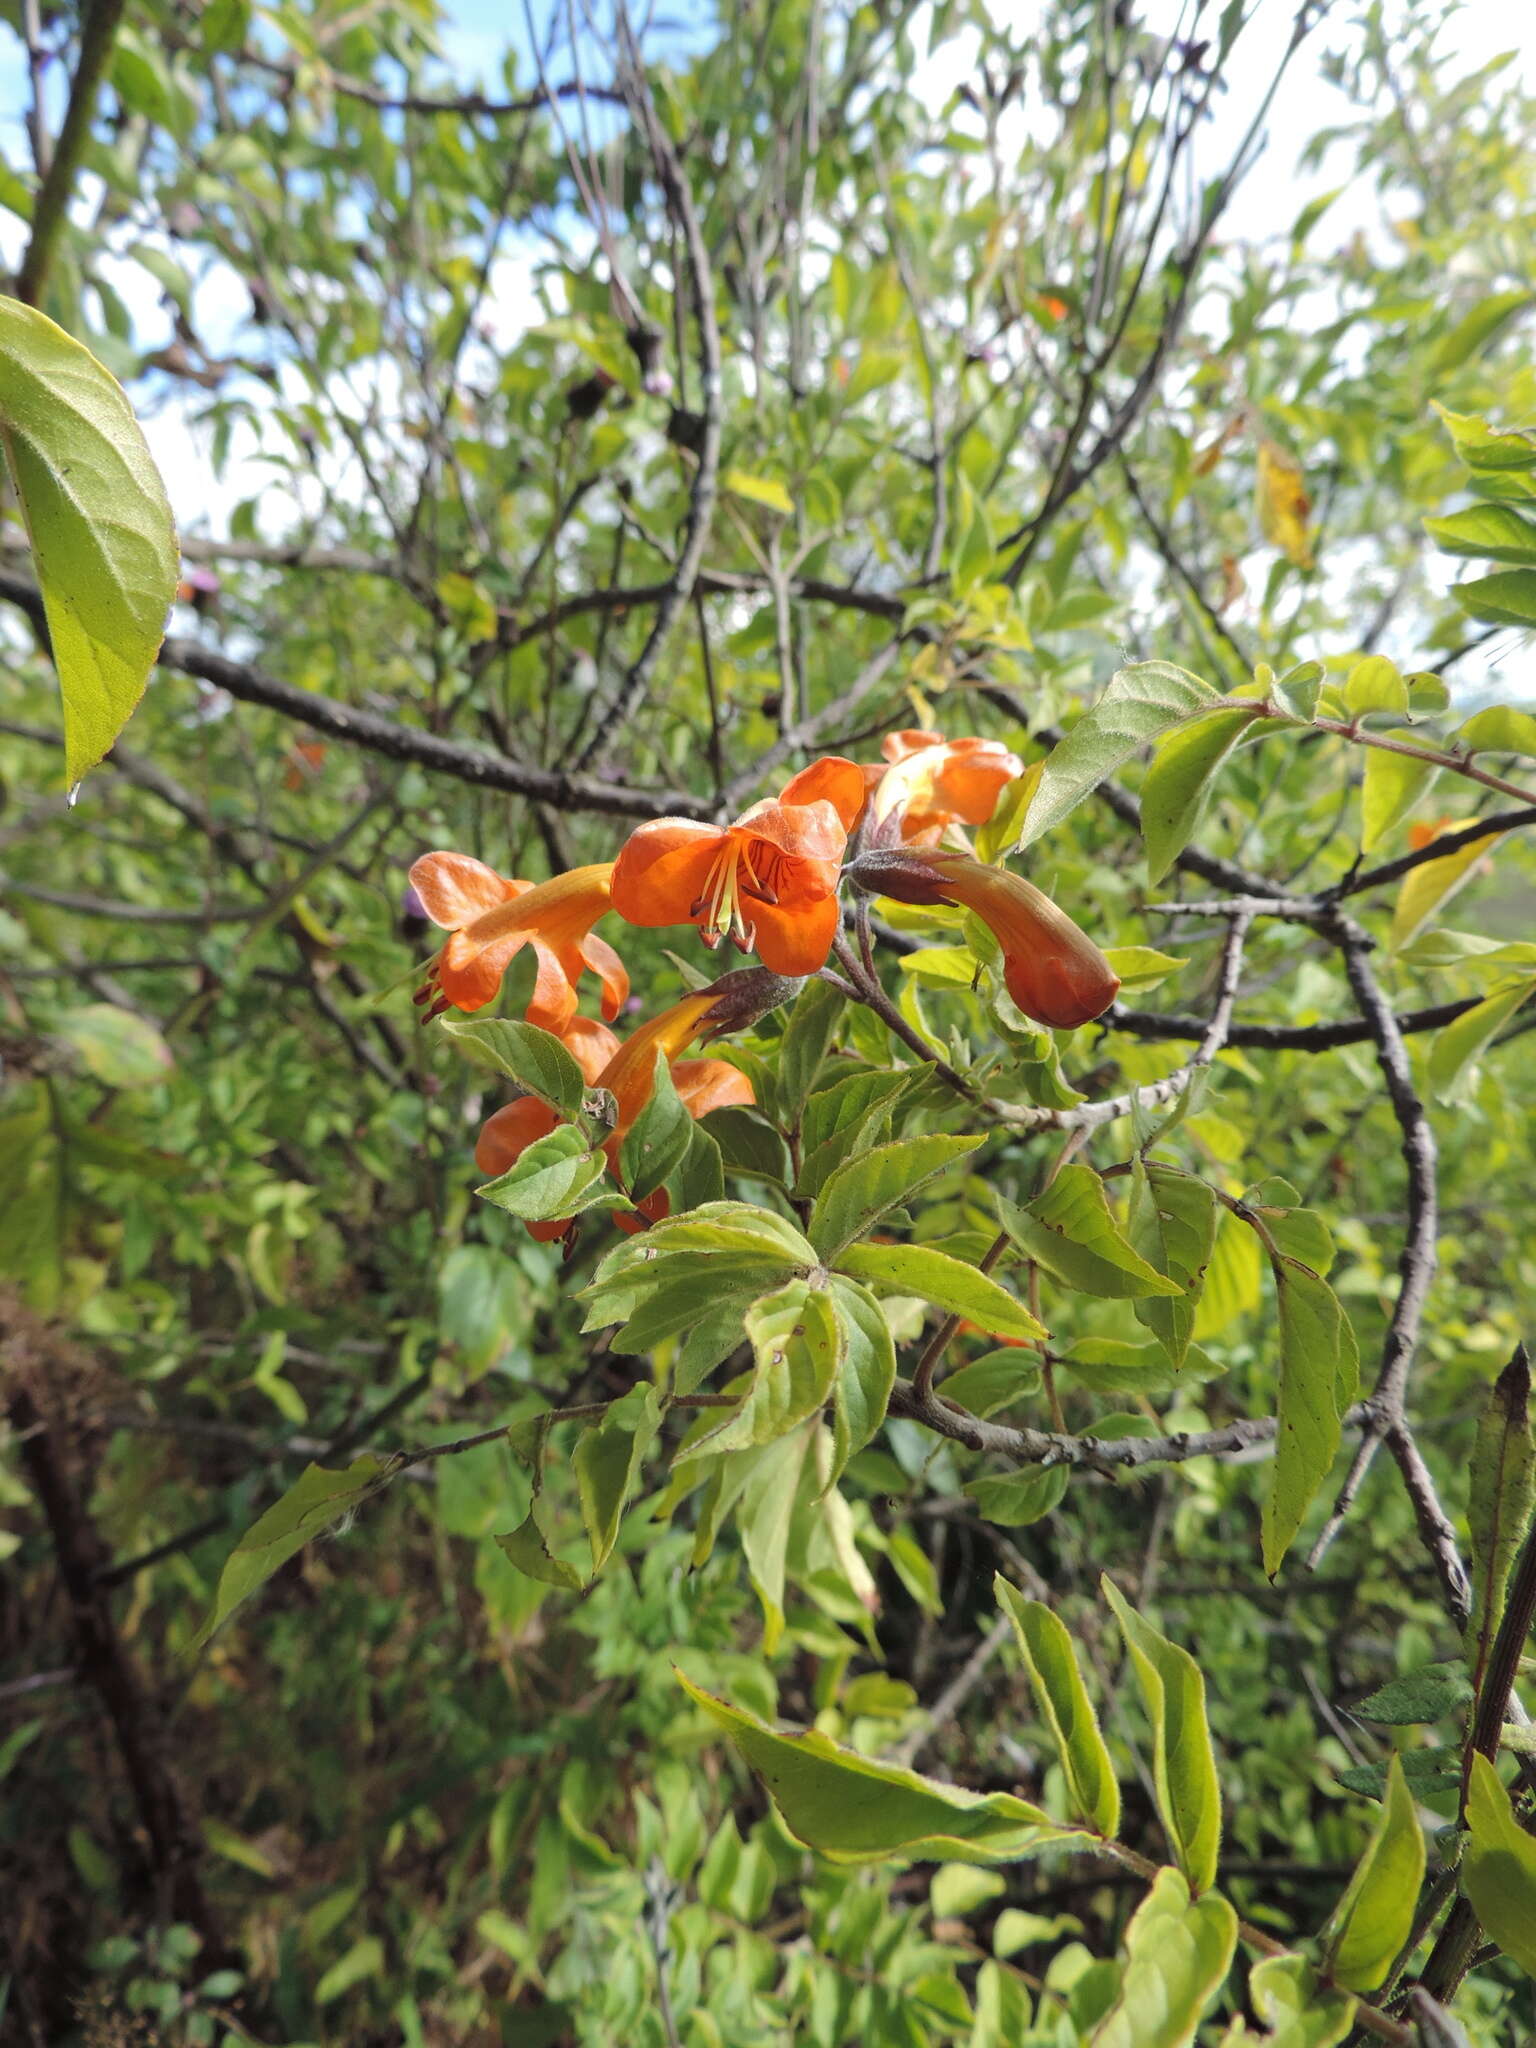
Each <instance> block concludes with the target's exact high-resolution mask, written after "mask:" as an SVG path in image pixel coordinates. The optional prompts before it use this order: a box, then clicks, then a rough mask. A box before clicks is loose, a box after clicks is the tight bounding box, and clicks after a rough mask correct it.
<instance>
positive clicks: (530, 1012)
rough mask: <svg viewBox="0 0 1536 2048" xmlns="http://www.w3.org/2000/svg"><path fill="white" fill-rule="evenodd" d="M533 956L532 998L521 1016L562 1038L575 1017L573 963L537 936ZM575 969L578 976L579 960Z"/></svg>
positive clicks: (562, 952)
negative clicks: (571, 967)
mask: <svg viewBox="0 0 1536 2048" xmlns="http://www.w3.org/2000/svg"><path fill="white" fill-rule="evenodd" d="M533 952H534V958H535V959H536V960H537V962H538V967H537V970H536V971H535V973H534V977H533V996H532V999H531V1001H530V1002H529V1004H528V1008H527V1009H526V1010H525V1011H524V1012H523V1015H524V1017H525V1018H526V1020H527V1021H528V1023H530V1024H537V1025H538V1027H539V1029H540V1030H541V1031H553V1033H554V1034H555V1036H556V1038H563V1037H564V1036H565V1034H566V1032H567V1031H568V1030H569V1029H570V1026H571V1022H572V1020H573V1019H574V1017H575V1015H576V990H575V988H574V987H573V985H572V984H573V982H574V981H575V979H576V975H573V974H571V973H570V972H569V968H570V966H571V964H572V963H571V962H570V960H569V958H568V956H567V955H566V953H565V951H564V949H563V948H562V949H560V950H557V949H556V948H555V947H553V946H550V945H546V944H545V942H544V940H543V939H541V938H539V937H538V935H537V934H534V937H533ZM575 966H576V973H577V974H578V975H579V973H580V971H581V962H580V960H579V959H578V960H577V961H576V962H575Z"/></svg>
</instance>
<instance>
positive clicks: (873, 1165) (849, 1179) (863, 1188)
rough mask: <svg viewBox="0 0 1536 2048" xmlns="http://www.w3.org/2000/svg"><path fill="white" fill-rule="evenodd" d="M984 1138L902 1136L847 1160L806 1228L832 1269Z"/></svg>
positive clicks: (820, 1197) (823, 1192) (820, 1198)
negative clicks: (886, 1217) (889, 1214)
mask: <svg viewBox="0 0 1536 2048" xmlns="http://www.w3.org/2000/svg"><path fill="white" fill-rule="evenodd" d="M983 1142H984V1140H982V1139H981V1138H938V1137H930V1138H898V1139H896V1140H895V1142H894V1143H892V1144H889V1145H877V1146H876V1147H875V1148H874V1150H873V1151H870V1152H860V1153H857V1154H855V1156H854V1157H853V1158H851V1159H845V1160H844V1162H843V1164H842V1165H841V1166H840V1167H838V1169H837V1171H836V1172H835V1173H834V1174H832V1175H831V1176H830V1177H829V1179H828V1181H827V1183H826V1186H825V1187H824V1188H823V1189H822V1190H821V1192H820V1194H819V1195H817V1197H816V1201H815V1205H814V1206H813V1208H812V1210H811V1220H810V1224H809V1226H808V1230H809V1235H810V1240H811V1243H812V1244H813V1245H814V1246H815V1247H816V1251H817V1255H818V1256H819V1257H820V1258H821V1259H822V1260H823V1261H824V1262H825V1263H827V1264H828V1265H830V1264H831V1263H832V1261H833V1260H835V1259H836V1258H837V1256H838V1254H839V1253H840V1252H842V1251H843V1250H844V1249H845V1248H846V1247H847V1246H848V1245H850V1244H852V1243H853V1241H854V1239H855V1238H856V1237H862V1236H863V1235H864V1233H865V1231H867V1230H869V1229H870V1228H871V1226H872V1225H874V1224H875V1223H878V1222H879V1220H880V1218H881V1217H882V1216H883V1215H884V1214H885V1213H886V1211H887V1210H888V1209H894V1208H895V1207H897V1205H898V1204H899V1203H901V1202H904V1201H906V1199H907V1197H908V1196H909V1195H913V1194H916V1192H917V1190H918V1189H919V1188H920V1187H922V1186H923V1185H924V1183H925V1182H927V1181H930V1180H932V1179H933V1178H934V1177H935V1175H937V1174H940V1173H943V1172H944V1171H945V1170H946V1169H947V1168H949V1167H951V1166H954V1165H955V1164H956V1163H957V1162H958V1161H959V1160H961V1159H964V1158H966V1157H967V1155H968V1154H970V1153H972V1152H974V1151H975V1150H976V1148H977V1147H978V1146H979V1145H981V1144H982V1143H983Z"/></svg>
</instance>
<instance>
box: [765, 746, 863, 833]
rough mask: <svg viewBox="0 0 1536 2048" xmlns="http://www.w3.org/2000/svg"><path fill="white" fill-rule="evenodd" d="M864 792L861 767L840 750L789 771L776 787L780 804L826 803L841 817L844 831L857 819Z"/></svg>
mask: <svg viewBox="0 0 1536 2048" xmlns="http://www.w3.org/2000/svg"><path fill="white" fill-rule="evenodd" d="M867 794H868V789H867V786H866V783H865V777H864V770H863V769H862V768H861V767H859V765H858V763H857V762H855V761H846V760H844V758H843V756H842V755H841V754H825V755H823V757H822V758H821V760H819V761H813V762H812V763H811V765H810V766H809V767H808V768H802V769H801V770H800V773H799V774H798V775H792V776H791V777H790V779H789V781H788V782H786V783H785V785H784V787H783V788H782V789H781V790H780V791H779V802H780V803H781V804H814V803H828V804H830V805H831V806H832V808H833V810H834V811H836V813H837V815H838V817H839V818H840V819H841V820H842V826H843V830H844V832H851V831H852V830H853V828H854V826H855V825H856V824H857V823H858V819H859V813H860V812H861V811H862V810H863V808H864V800H865V797H866V796H867Z"/></svg>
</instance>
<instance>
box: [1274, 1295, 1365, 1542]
mask: <svg viewBox="0 0 1536 2048" xmlns="http://www.w3.org/2000/svg"><path fill="white" fill-rule="evenodd" d="M1270 1263H1271V1266H1272V1267H1273V1270H1274V1275H1275V1288H1276V1292H1277V1294H1278V1295H1279V1305H1280V1386H1279V1393H1278V1399H1277V1420H1278V1423H1279V1434H1278V1436H1277V1438H1276V1442H1275V1469H1274V1476H1273V1479H1272V1480H1271V1482H1270V1488H1269V1492H1268V1494H1267V1495H1266V1496H1265V1501H1264V1509H1263V1515H1262V1519H1261V1533H1262V1539H1263V1552H1264V1569H1265V1571H1266V1572H1268V1574H1269V1575H1270V1577H1271V1578H1273V1577H1274V1575H1275V1573H1276V1572H1277V1571H1278V1570H1279V1569H1280V1562H1281V1559H1282V1558H1283V1557H1284V1556H1285V1553H1286V1552H1287V1551H1288V1550H1289V1549H1290V1547H1291V1544H1292V1542H1293V1540H1294V1539H1295V1535H1296V1531H1297V1530H1298V1529H1299V1528H1300V1527H1301V1520H1302V1517H1303V1515H1305V1513H1306V1511H1307V1508H1308V1507H1309V1505H1310V1504H1311V1501H1312V1496H1313V1495H1314V1494H1315V1493H1316V1492H1317V1489H1318V1488H1319V1487H1320V1486H1321V1485H1322V1483H1323V1481H1324V1480H1325V1479H1326V1478H1327V1476H1328V1474H1329V1472H1330V1471H1331V1470H1332V1469H1333V1461H1334V1459H1335V1458H1336V1457H1337V1456H1338V1451H1339V1441H1340V1437H1341V1435H1342V1429H1341V1423H1342V1418H1343V1415H1344V1411H1345V1409H1346V1408H1348V1406H1349V1404H1350V1402H1351V1401H1352V1400H1353V1399H1354V1398H1355V1389H1356V1386H1357V1384H1358V1380H1359V1371H1360V1352H1359V1347H1358V1346H1357V1345H1356V1343H1355V1333H1354V1331H1353V1330H1352V1329H1351V1327H1350V1322H1349V1318H1348V1316H1347V1315H1345V1313H1344V1311H1343V1309H1342V1308H1341V1307H1340V1306H1339V1300H1338V1296H1337V1295H1336V1294H1335V1293H1334V1292H1333V1289H1332V1288H1331V1287H1330V1286H1329V1285H1328V1283H1327V1281H1326V1280H1323V1279H1320V1278H1319V1277H1318V1275H1317V1274H1316V1273H1314V1272H1313V1271H1312V1270H1311V1268H1310V1267H1309V1266H1304V1265H1302V1264H1301V1262H1300V1260H1298V1259H1292V1258H1285V1257H1281V1258H1278V1259H1271V1261H1270Z"/></svg>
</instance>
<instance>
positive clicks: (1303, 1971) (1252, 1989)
mask: <svg viewBox="0 0 1536 2048" xmlns="http://www.w3.org/2000/svg"><path fill="white" fill-rule="evenodd" d="M1248 1996H1249V1998H1250V2000H1251V2001H1252V2004H1253V2009H1254V2011H1255V2012H1256V2013H1257V2014H1258V2016H1259V2018H1260V2019H1261V2020H1262V2021H1263V2022H1264V2024H1265V2032H1264V2034H1263V2035H1262V2036H1258V2035H1254V2034H1250V2033H1249V2032H1248V2031H1247V2029H1246V2028H1244V2030H1243V2031H1242V2033H1240V2034H1239V2033H1238V2032H1237V2031H1236V2030H1235V2029H1234V2031H1233V2033H1232V2035H1231V2036H1230V2038H1228V2037H1224V2038H1223V2041H1222V2048H1249V2044H1250V2043H1251V2044H1253V2048H1259V2044H1260V2042H1262V2048H1339V2043H1340V2042H1341V2041H1343V2040H1344V2039H1345V2037H1346V2036H1347V2035H1348V2034H1349V2032H1350V2030H1351V2029H1352V2028H1353V2026H1354V2024H1355V2001H1354V1999H1353V1998H1352V1997H1351V1996H1350V1994H1349V1993H1348V1992H1347V1991H1324V1990H1323V1989H1322V1988H1321V1987H1320V1985H1319V1983H1318V1978H1317V1971H1316V1970H1315V1969H1314V1968H1313V1967H1312V1965H1311V1963H1309V1962H1308V1961H1307V1960H1306V1959H1305V1957H1303V1956H1266V1957H1265V1958H1264V1960H1263V1961H1262V1962H1260V1963H1255V1964H1254V1966H1253V1968H1252V1970H1250V1971H1249V1973H1248Z"/></svg>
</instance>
